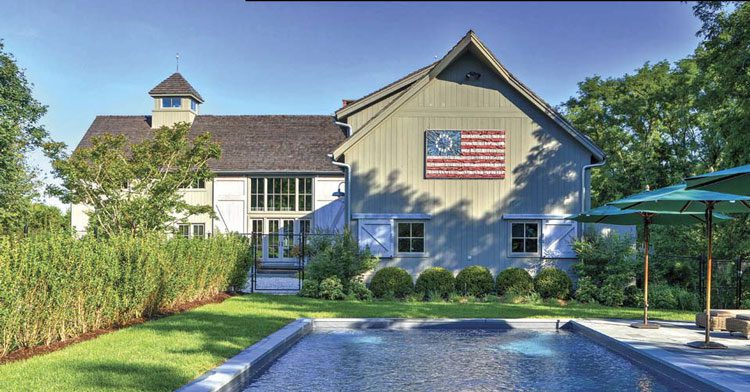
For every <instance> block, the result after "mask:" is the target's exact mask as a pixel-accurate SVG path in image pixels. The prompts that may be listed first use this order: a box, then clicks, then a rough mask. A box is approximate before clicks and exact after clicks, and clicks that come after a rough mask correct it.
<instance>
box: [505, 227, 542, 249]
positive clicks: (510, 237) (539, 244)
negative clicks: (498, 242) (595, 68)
mask: <svg viewBox="0 0 750 392" xmlns="http://www.w3.org/2000/svg"><path fill="white" fill-rule="evenodd" d="M516 223H535V224H536V230H537V232H536V233H537V236H536V252H523V253H521V252H513V224H516ZM507 224H508V252H507V253H508V257H514V258H524V257H526V258H528V257H534V258H539V257H542V241H543V238H542V221H541V220H536V219H513V220H508V223H507ZM524 238H525V237H524Z"/></svg>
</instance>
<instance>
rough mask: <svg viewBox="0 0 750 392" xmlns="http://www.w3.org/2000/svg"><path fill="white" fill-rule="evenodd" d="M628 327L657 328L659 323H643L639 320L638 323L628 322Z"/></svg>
mask: <svg viewBox="0 0 750 392" xmlns="http://www.w3.org/2000/svg"><path fill="white" fill-rule="evenodd" d="M630 327H631V328H638V329H659V324H654V323H648V324H644V323H641V322H639V323H633V324H630Z"/></svg>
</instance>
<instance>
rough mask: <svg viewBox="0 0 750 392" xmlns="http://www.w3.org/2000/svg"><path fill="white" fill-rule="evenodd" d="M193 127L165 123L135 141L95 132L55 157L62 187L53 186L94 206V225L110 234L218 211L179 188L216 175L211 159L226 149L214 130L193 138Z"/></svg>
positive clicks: (162, 228)
mask: <svg viewBox="0 0 750 392" xmlns="http://www.w3.org/2000/svg"><path fill="white" fill-rule="evenodd" d="M189 130H190V124H187V123H178V124H175V125H174V126H172V127H161V128H159V129H157V130H154V131H153V137H150V138H146V139H145V140H144V141H142V142H140V143H137V144H131V145H129V144H128V141H127V140H126V138H125V136H123V135H103V136H99V137H95V138H93V139H92V145H91V146H90V147H84V148H78V149H77V150H76V151H74V152H73V154H71V155H70V156H63V157H60V158H58V159H56V160H54V161H53V164H52V166H53V168H54V170H55V173H56V175H57V176H58V177H59V178H60V179H61V180H62V187H52V190H53V192H54V194H56V195H59V196H60V197H61V199H62V200H63V201H65V202H69V203H77V204H85V205H87V206H90V207H92V210H91V211H90V212H89V218H90V219H89V221H90V225H89V230H91V229H92V228H98V229H99V231H100V232H101V233H102V234H105V235H113V234H116V233H121V232H126V233H130V234H133V235H140V234H143V233H146V232H149V231H153V230H156V231H167V230H171V229H172V228H173V227H174V225H175V223H177V222H178V221H180V220H183V219H185V218H186V217H188V216H190V215H196V214H213V210H212V208H211V206H208V205H190V204H188V203H187V202H186V201H185V200H184V199H183V197H182V195H181V194H180V193H179V192H178V190H179V189H180V188H186V187H188V186H191V185H192V184H195V183H197V182H198V181H205V180H208V179H211V178H212V177H213V172H212V171H211V170H210V169H209V167H208V165H207V163H208V161H209V160H210V159H217V158H219V155H220V153H221V150H220V147H219V145H218V144H217V143H214V142H213V141H212V140H211V135H210V134H209V133H205V134H203V135H199V136H197V137H195V138H194V139H193V140H190V139H189V138H188V132H189Z"/></svg>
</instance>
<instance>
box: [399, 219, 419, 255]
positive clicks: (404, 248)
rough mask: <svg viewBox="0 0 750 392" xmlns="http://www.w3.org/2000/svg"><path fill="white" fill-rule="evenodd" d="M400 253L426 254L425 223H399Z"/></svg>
mask: <svg viewBox="0 0 750 392" xmlns="http://www.w3.org/2000/svg"><path fill="white" fill-rule="evenodd" d="M397 225H398V228H397V232H396V233H397V234H398V240H397V241H398V242H397V243H398V253H424V223H421V222H398V223H397Z"/></svg>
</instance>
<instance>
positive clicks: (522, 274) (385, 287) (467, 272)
mask: <svg viewBox="0 0 750 392" xmlns="http://www.w3.org/2000/svg"><path fill="white" fill-rule="evenodd" d="M572 286H573V283H572V282H571V280H570V278H569V277H568V275H567V274H566V273H565V272H563V271H562V270H559V269H557V268H545V269H543V270H542V271H540V272H539V274H537V276H536V278H532V277H531V275H529V273H528V272H527V271H526V270H524V269H521V268H508V269H506V270H503V271H502V272H500V274H498V276H497V279H496V280H495V279H493V278H492V274H491V273H490V271H489V270H488V269H487V268H485V267H482V266H479V265H474V266H470V267H466V268H464V269H463V270H461V271H460V272H459V273H458V275H457V276H456V277H455V278H454V277H453V274H452V273H451V272H450V271H448V270H446V269H445V268H440V267H432V268H428V269H426V270H424V271H422V273H421V274H419V277H417V281H416V284H414V283H413V281H412V278H411V275H409V273H408V272H406V270H404V269H402V268H397V267H385V268H381V269H380V270H378V271H377V272H375V275H374V276H373V277H372V280H371V281H370V290H372V293H373V295H374V296H375V297H377V298H404V297H406V296H407V295H409V294H412V293H413V292H416V293H418V294H419V295H420V296H422V298H423V299H438V298H444V299H446V298H448V297H449V296H450V295H451V294H452V293H458V294H460V295H470V296H475V297H482V296H485V295H487V294H491V293H494V292H497V293H499V294H501V295H504V294H512V295H528V294H531V293H533V292H534V291H536V292H537V293H539V295H540V296H541V297H542V298H558V299H566V298H568V297H569V295H570V293H571V290H572Z"/></svg>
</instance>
